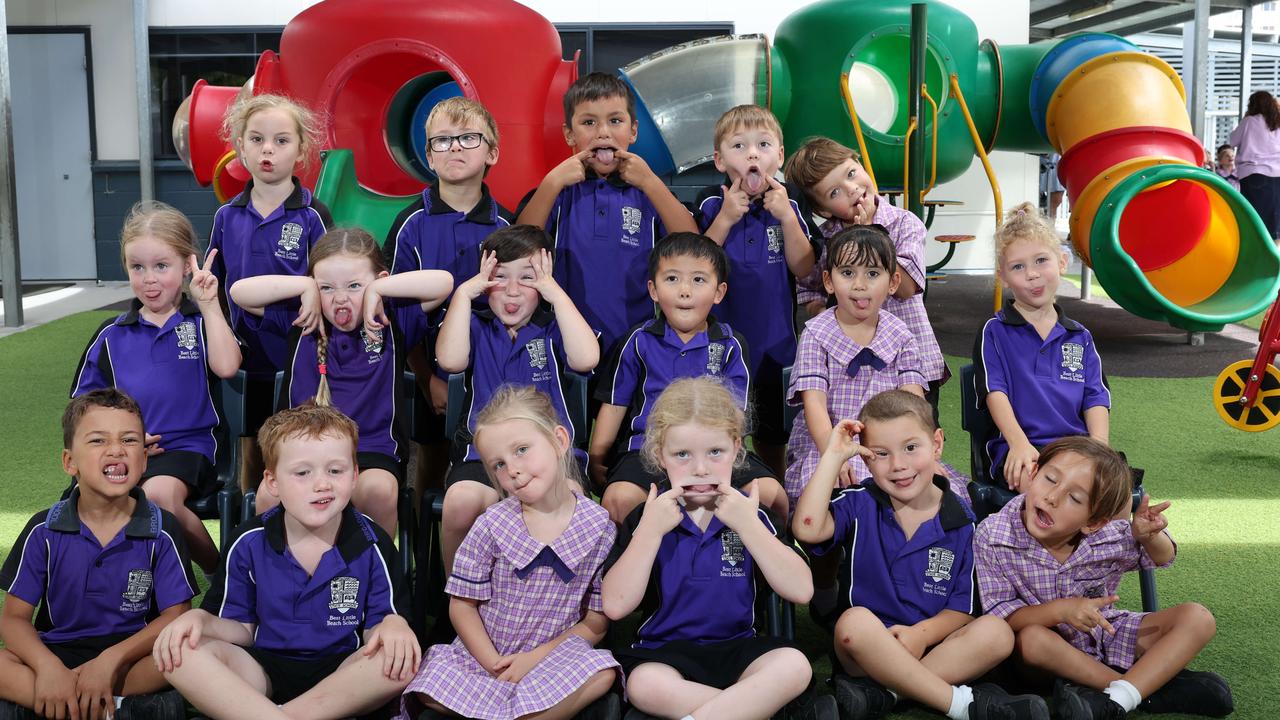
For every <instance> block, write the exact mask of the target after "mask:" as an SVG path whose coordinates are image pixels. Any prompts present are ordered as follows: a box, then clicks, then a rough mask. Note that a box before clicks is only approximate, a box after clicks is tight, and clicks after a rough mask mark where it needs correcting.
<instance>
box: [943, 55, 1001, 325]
mask: <svg viewBox="0 0 1280 720" xmlns="http://www.w3.org/2000/svg"><path fill="white" fill-rule="evenodd" d="M951 94H953V95H955V96H956V102H957V103H959V105H960V112H961V113H963V114H964V122H965V124H966V125H968V126H969V137H970V138H972V139H973V147H974V150H976V151H977V153H978V159H979V160H981V161H982V169H983V170H986V172H987V182H989V183H991V194H992V196H994V198H995V202H996V227H997V228H999V227H1000V224H1001V223H1002V222H1004V205H1003V203H1002V201H1001V198H1000V183H999V181H997V180H996V173H995V171H994V170H992V169H991V158H989V157H987V151H986V149H985V148H983V147H982V138H980V137H978V128H977V127H976V126H975V125H974V124H973V116H972V115H970V114H969V105H968V104H967V103H965V101H964V93H963V92H961V91H960V79H959V78H958V77H956V74H955V73H952V74H951ZM1002 295H1003V290H1002V289H1001V287H1000V275H999V273H997V274H996V292H995V298H994V305H995V309H996V310H999V309H1000V305H1001V302H1002V297H1001V296H1002Z"/></svg>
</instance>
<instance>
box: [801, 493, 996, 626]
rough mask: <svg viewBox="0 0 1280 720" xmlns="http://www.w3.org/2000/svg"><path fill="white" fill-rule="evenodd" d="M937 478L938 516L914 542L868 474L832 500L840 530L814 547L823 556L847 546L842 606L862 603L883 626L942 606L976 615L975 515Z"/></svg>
mask: <svg viewBox="0 0 1280 720" xmlns="http://www.w3.org/2000/svg"><path fill="white" fill-rule="evenodd" d="M933 484H934V485H935V486H936V487H938V488H939V489H941V490H942V504H941V505H940V506H939V507H938V514H937V515H934V516H933V517H932V518H930V519H929V520H926V521H925V522H924V523H922V524H921V525H920V527H919V528H917V529H916V532H915V534H914V535H912V536H911V539H910V540H908V539H907V537H906V535H905V534H904V533H903V532H902V526H901V525H899V524H898V520H897V518H896V517H895V516H894V514H893V504H892V502H891V501H890V499H889V496H888V495H887V494H885V492H884V491H883V490H881V489H880V488H879V487H877V486H876V483H875V481H874V480H871V479H867V480H864V481H863V482H862V484H861V485H856V486H854V487H851V488H849V489H847V490H844V491H843V492H841V493H840V494H839V495H837V496H836V497H835V499H834V500H832V501H831V506H830V507H831V516H832V517H833V518H834V519H835V525H836V529H835V535H833V536H832V538H831V539H830V540H828V541H827V542H825V543H820V544H817V545H812V546H810V551H811V552H812V553H813V554H814V555H825V554H826V553H829V552H831V551H832V550H836V549H839V548H841V547H843V548H845V550H846V553H845V558H844V559H843V560H842V561H841V563H840V572H839V573H838V575H837V578H839V580H840V600H841V603H842V607H843V608H845V609H847V608H850V607H865V608H867V609H868V610H870V611H871V612H873V613H875V615H876V617H877V618H879V619H880V622H882V623H884V625H885V627H889V626H891V625H914V624H916V623H918V622H920V621H921V620H927V619H928V618H931V617H934V616H935V615H937V614H938V613H940V612H942V611H943V610H955V611H956V612H962V613H967V614H969V615H976V614H978V612H979V610H980V609H981V608H980V607H979V606H978V596H977V593H975V592H974V589H975V587H976V585H975V580H974V569H973V531H974V527H973V526H974V523H973V518H972V517H970V516H969V513H968V511H966V510H965V508H964V505H963V504H962V503H961V502H960V499H959V498H957V497H956V496H955V494H954V493H952V492H951V490H950V488H949V483H948V482H947V479H946V478H944V477H942V476H941V475H935V476H934V478H933ZM846 602H847V603H848V604H847V605H844V603H846Z"/></svg>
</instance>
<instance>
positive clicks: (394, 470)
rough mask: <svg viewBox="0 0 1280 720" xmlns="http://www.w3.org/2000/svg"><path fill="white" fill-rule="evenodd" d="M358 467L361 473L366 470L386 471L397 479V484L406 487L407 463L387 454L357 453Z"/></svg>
mask: <svg viewBox="0 0 1280 720" xmlns="http://www.w3.org/2000/svg"><path fill="white" fill-rule="evenodd" d="M356 465H357V466H358V467H359V468H360V471H361V472H364V471H365V470H374V469H377V470H386V471H387V472H389V473H391V475H392V476H393V477H395V479H396V484H397V485H399V486H400V487H404V479H405V463H402V462H400V461H399V460H397V459H395V458H394V457H392V456H390V455H387V454H385V453H378V452H357V453H356Z"/></svg>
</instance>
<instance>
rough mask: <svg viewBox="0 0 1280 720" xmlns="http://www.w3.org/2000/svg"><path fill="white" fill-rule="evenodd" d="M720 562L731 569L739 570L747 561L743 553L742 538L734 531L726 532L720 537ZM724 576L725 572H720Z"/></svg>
mask: <svg viewBox="0 0 1280 720" xmlns="http://www.w3.org/2000/svg"><path fill="white" fill-rule="evenodd" d="M720 547H721V551H720V562H722V563H724V564H726V565H728V566H729V567H731V568H738V567H740V566H741V565H742V564H743V561H744V560H746V555H745V554H744V553H743V551H742V537H741V536H739V535H738V533H736V532H734V531H733V530H725V531H724V532H723V533H722V534H721V535H720ZM720 574H721V575H724V570H721V571H720Z"/></svg>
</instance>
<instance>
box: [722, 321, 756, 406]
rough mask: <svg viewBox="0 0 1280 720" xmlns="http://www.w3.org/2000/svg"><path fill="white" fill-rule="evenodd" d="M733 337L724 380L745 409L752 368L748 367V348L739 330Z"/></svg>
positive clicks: (749, 389)
mask: <svg viewBox="0 0 1280 720" xmlns="http://www.w3.org/2000/svg"><path fill="white" fill-rule="evenodd" d="M733 339H734V343H733V344H732V345H730V346H729V353H728V355H729V357H727V358H725V361H724V382H725V384H726V385H728V386H729V389H730V390H732V391H733V392H734V395H735V396H736V397H737V398H738V399H739V401H741V403H742V407H743V409H745V408H746V407H747V401H748V398H749V397H750V393H751V370H750V369H749V368H748V367H747V349H746V347H745V346H744V345H743V342H742V339H741V337H740V336H739V335H738V333H737V332H734V334H733Z"/></svg>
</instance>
